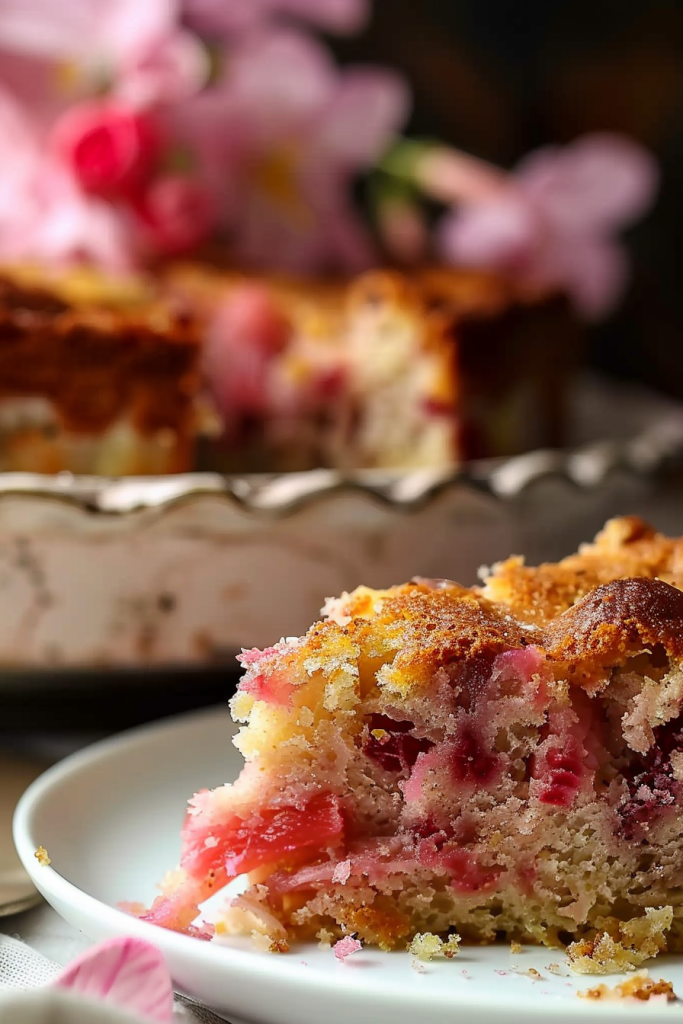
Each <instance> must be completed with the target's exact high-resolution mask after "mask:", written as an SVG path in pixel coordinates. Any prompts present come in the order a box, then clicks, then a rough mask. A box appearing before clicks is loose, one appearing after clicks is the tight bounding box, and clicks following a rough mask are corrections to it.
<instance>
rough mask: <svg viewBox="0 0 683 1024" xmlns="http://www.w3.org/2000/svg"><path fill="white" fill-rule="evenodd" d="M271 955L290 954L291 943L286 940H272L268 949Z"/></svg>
mask: <svg viewBox="0 0 683 1024" xmlns="http://www.w3.org/2000/svg"><path fill="white" fill-rule="evenodd" d="M268 952H269V953H289V943H288V942H287V940H286V939H271V940H270V945H269V947H268Z"/></svg>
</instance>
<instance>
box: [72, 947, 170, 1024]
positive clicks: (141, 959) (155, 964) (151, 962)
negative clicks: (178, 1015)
mask: <svg viewBox="0 0 683 1024" xmlns="http://www.w3.org/2000/svg"><path fill="white" fill-rule="evenodd" d="M52 986H54V987H56V988H62V989H70V990H71V991H72V992H77V993H80V994H81V995H84V996H88V997H89V998H90V999H93V1000H97V1001H103V1002H107V1003H112V1004H113V1005H114V1006H116V1007H118V1008H119V1009H122V1010H130V1012H131V1013H136V1014H139V1015H140V1016H142V1017H146V1018H147V1019H148V1020H152V1021H163V1022H166V1021H170V1020H171V1019H172V1017H173V988H172V985H171V977H170V974H169V972H168V968H167V967H166V963H165V961H164V958H163V956H162V955H161V953H160V952H159V950H158V949H157V948H156V947H155V946H152V945H151V944H150V943H149V942H145V941H144V940H142V939H132V938H121V939H108V940H107V941H106V942H102V943H100V944H99V945H98V946H95V947H94V948H93V949H89V950H88V951H87V952H86V953H83V955H82V956H80V957H78V958H77V959H76V960H74V961H73V963H71V964H69V965H68V966H67V967H66V968H65V969H64V970H63V971H62V973H61V974H60V975H59V976H58V977H57V978H56V979H55V981H53V982H52Z"/></svg>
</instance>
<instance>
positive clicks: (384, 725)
mask: <svg viewBox="0 0 683 1024" xmlns="http://www.w3.org/2000/svg"><path fill="white" fill-rule="evenodd" d="M414 728H415V726H414V725H413V723H412V722H396V721H394V719H393V718H389V717H388V716H387V715H371V716H370V721H369V723H368V730H369V738H368V740H367V742H366V744H365V748H364V749H365V753H366V754H367V755H368V757H371V758H372V760H373V761H375V762H376V763H377V764H379V765H381V767H382V768H384V770H385V771H387V772H400V771H409V770H410V769H411V768H412V767H413V765H414V764H415V762H416V761H417V757H418V754H422V753H425V752H426V751H427V750H430V749H431V747H433V746H434V744H433V743H432V742H431V741H430V740H426V739H418V738H417V736H412V735H411V733H410V730H411V729H414Z"/></svg>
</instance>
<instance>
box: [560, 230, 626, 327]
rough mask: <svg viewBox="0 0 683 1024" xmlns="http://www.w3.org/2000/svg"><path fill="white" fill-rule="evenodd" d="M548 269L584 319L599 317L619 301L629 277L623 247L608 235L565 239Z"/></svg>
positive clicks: (604, 314)
mask: <svg viewBox="0 0 683 1024" xmlns="http://www.w3.org/2000/svg"><path fill="white" fill-rule="evenodd" d="M548 263H549V267H548V269H549V272H552V271H553V269H555V268H556V271H557V272H556V276H557V278H558V280H559V281H561V283H562V284H563V286H564V288H565V290H566V291H567V293H568V294H569V295H570V297H571V298H572V300H573V302H574V306H575V307H576V309H577V311H578V312H579V313H580V314H581V315H582V316H583V317H585V319H587V320H599V319H601V318H602V317H604V316H607V315H608V314H609V313H611V312H612V311H613V310H614V309H615V307H616V306H617V305H618V304H619V301H620V300H621V297H622V295H623V293H624V291H625V289H626V286H627V284H628V280H629V276H630V266H629V261H628V257H627V254H626V252H625V250H624V249H623V248H622V247H621V246H620V245H619V243H618V242H614V241H612V240H611V239H609V238H599V237H594V236H587V237H578V238H573V239H572V238H566V239H564V240H563V246H562V251H561V253H558V254H557V261H556V263H555V266H553V262H552V259H549V261H548Z"/></svg>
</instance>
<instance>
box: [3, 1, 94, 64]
mask: <svg viewBox="0 0 683 1024" xmlns="http://www.w3.org/2000/svg"><path fill="white" fill-rule="evenodd" d="M97 21H98V17H97V10H96V5H95V3H94V0H60V2H59V4H58V5H57V4H55V3H54V0H2V3H1V4H0V45H1V46H2V47H3V48H6V49H8V50H10V51H16V52H20V53H29V54H34V55H37V56H41V57H54V56H57V57H66V56H70V55H72V54H73V52H74V47H78V46H82V45H84V39H87V38H90V39H91V40H92V37H93V32H94V29H95V26H96V24H97Z"/></svg>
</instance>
